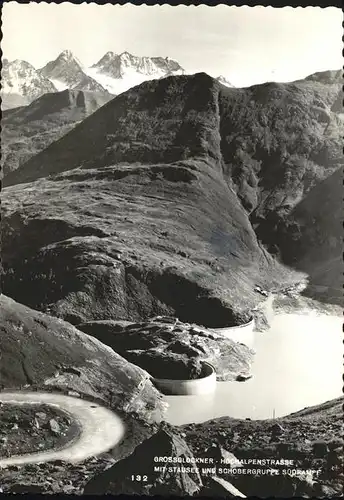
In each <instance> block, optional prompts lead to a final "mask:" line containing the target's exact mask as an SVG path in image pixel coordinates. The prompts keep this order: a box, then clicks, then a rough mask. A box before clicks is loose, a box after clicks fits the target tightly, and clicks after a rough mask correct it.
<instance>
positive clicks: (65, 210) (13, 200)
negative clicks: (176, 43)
mask: <svg viewBox="0 0 344 500" xmlns="http://www.w3.org/2000/svg"><path fill="white" fill-rule="evenodd" d="M340 92H341V84H340V72H338V74H337V75H333V74H331V78H330V77H329V75H327V76H326V75H325V76H322V77H321V78H319V77H314V78H313V80H304V81H301V82H295V83H291V84H274V83H270V84H264V85H258V86H254V87H251V88H248V89H230V88H226V87H224V86H222V85H221V84H219V83H218V82H217V81H216V80H214V79H212V78H210V77H209V76H208V75H206V74H202V73H201V74H197V75H194V76H173V77H168V78H165V79H162V80H154V81H149V82H145V83H143V84H141V85H140V86H138V87H135V88H133V89H131V90H129V91H127V92H126V93H124V94H121V95H120V96H118V97H117V98H115V99H114V100H112V101H111V102H109V103H107V104H106V105H105V106H103V107H102V108H101V109H99V110H98V111H96V112H95V113H93V115H91V116H90V117H88V118H86V119H85V120H84V121H83V122H82V123H81V124H79V125H78V126H77V127H75V128H74V129H73V130H72V131H71V132H69V133H68V134H67V135H65V136H64V137H63V138H62V139H60V140H59V141H56V142H54V143H53V144H51V145H50V146H49V147H48V148H46V149H45V150H44V151H42V152H41V153H39V154H38V155H36V156H35V157H33V158H32V159H30V160H29V161H28V162H26V164H24V165H23V166H22V168H21V169H20V170H18V171H17V172H13V173H11V174H9V175H8V176H7V179H5V184H6V183H7V185H10V184H12V186H10V187H7V188H6V189H5V190H4V193H3V214H4V215H3V237H4V245H3V264H4V279H3V283H4V289H5V291H6V293H8V294H9V295H10V296H13V297H15V298H16V299H17V300H19V301H21V302H23V303H26V304H28V305H30V306H31V307H34V308H38V309H43V310H51V311H52V312H53V313H54V314H56V315H59V316H62V317H64V318H66V319H68V320H69V321H72V322H73V323H74V324H77V323H80V322H84V321H90V320H104V319H131V320H138V319H146V318H147V317H149V316H154V315H156V314H167V315H176V316H177V317H179V318H180V319H181V320H182V321H186V322H195V323H198V324H204V325H205V326H213V327H215V326H222V325H226V324H233V323H235V322H236V321H238V320H239V319H243V318H244V317H245V318H247V315H248V314H249V311H250V310H251V309H252V308H253V307H255V306H256V305H257V302H259V300H261V297H260V296H259V294H257V293H256V292H255V291H254V290H255V287H256V285H259V286H260V287H261V288H262V289H263V290H269V289H270V290H271V289H277V288H279V287H281V286H283V287H288V286H289V285H291V284H292V283H295V282H299V281H300V280H302V279H303V276H304V275H303V274H301V273H300V272H299V273H295V272H294V271H292V270H291V269H287V268H285V267H283V266H282V265H281V264H279V263H278V262H277V261H276V260H275V259H273V258H272V257H271V255H270V254H269V253H268V252H267V251H266V250H265V249H264V248H263V247H262V245H261V244H260V243H259V239H261V240H262V241H264V242H265V244H266V245H268V248H269V250H270V251H271V252H275V253H276V251H277V252H279V254H280V256H282V255H283V252H284V249H283V248H280V247H278V246H275V247H274V246H273V244H274V243H271V242H270V241H267V239H266V237H265V234H266V228H270V230H271V232H272V233H276V234H277V232H276V231H277V229H276V228H277V226H276V228H275V224H274V221H275V219H274V218H276V217H277V220H278V221H279V229H278V231H280V227H281V225H282V226H287V218H288V215H289V213H291V212H292V210H293V209H294V207H296V206H297V205H298V203H299V202H300V201H301V200H302V199H303V198H305V197H306V195H307V193H308V192H309V191H310V190H311V189H312V188H313V187H314V186H316V185H320V182H321V181H322V180H323V179H324V178H326V177H328V176H330V175H331V174H332V173H333V172H335V171H336V170H338V169H339V167H340V165H341V163H342V154H341V128H340V123H341V121H340V119H341V113H340V109H338V108H337V107H336V106H337V105H336V102H337V101H338V96H339V95H340ZM325 117H326V120H325ZM81 144H82V147H80V145H81ZM24 182H25V184H22V183H24ZM15 183H19V184H17V185H14V184H15ZM329 213H330V212H329ZM42 228H44V231H42ZM319 230H320V228H319ZM264 231H265V232H264ZM257 235H258V238H259V239H257ZM276 238H277V237H276ZM288 244H289V242H288ZM280 246H281V245H280ZM326 258H327V257H325V260H326ZM324 264H325V262H324ZM298 267H299V269H301V271H303V270H304V267H303V266H302V265H301V266H298ZM19 276H20V278H21V282H20V286H19V285H18V279H19ZM282 283H283V285H282ZM33 290H34V291H35V293H33Z"/></svg>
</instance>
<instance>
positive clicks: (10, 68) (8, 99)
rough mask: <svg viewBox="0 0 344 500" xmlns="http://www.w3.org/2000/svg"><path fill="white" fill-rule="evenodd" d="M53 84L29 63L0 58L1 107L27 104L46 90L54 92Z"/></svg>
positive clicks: (6, 107)
mask: <svg viewBox="0 0 344 500" xmlns="http://www.w3.org/2000/svg"><path fill="white" fill-rule="evenodd" d="M56 90H57V89H56V87H55V86H54V84H53V83H52V82H51V81H50V80H49V79H48V78H46V77H45V76H44V75H42V74H41V73H39V72H38V71H37V70H36V69H35V68H34V67H33V66H32V65H31V64H30V63H28V62H26V61H21V60H18V59H16V60H15V61H9V60H8V59H3V60H2V68H1V109H8V108H11V107H16V106H23V105H26V104H29V103H30V102H32V101H33V100H34V99H36V98H37V97H39V96H41V95H42V94H45V93H47V92H56Z"/></svg>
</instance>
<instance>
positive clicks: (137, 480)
mask: <svg viewBox="0 0 344 500" xmlns="http://www.w3.org/2000/svg"><path fill="white" fill-rule="evenodd" d="M155 457H168V458H169V459H170V460H176V462H172V463H171V462H170V463H166V462H165V463H164V462H157V461H155V460H154V459H155ZM192 458H193V455H192V453H191V451H190V449H189V447H188V445H187V444H186V442H185V441H184V439H183V438H182V437H181V436H180V435H179V434H178V432H177V431H176V430H175V429H173V428H171V427H169V426H166V428H161V429H160V430H159V431H158V432H157V433H156V434H154V435H153V436H152V437H151V438H149V439H147V440H146V441H144V442H143V443H142V444H140V445H139V446H138V447H137V448H136V449H135V450H134V452H133V453H132V454H131V455H130V456H128V457H127V458H125V459H124V460H121V461H120V462H117V463H116V464H115V465H113V466H112V467H110V468H109V469H107V470H106V471H105V472H102V473H100V474H98V475H97V476H95V477H94V478H93V479H91V480H90V481H89V482H88V483H87V485H86V486H85V489H84V492H83V493H84V494H85V495H90V494H101V495H103V494H112V495H120V494H125V495H135V494H136V495H164V496H166V495H168V496H170V495H176V496H194V495H197V493H199V492H200V491H201V488H202V480H201V477H200V475H199V473H198V471H195V472H193V471H192V472H183V471H181V470H177V469H181V468H182V467H185V468H194V469H196V470H197V468H195V467H193V466H192V464H188V463H186V460H187V459H192ZM178 459H184V460H185V463H178V462H177V460H178ZM173 467H175V470H174V471H169V468H173Z"/></svg>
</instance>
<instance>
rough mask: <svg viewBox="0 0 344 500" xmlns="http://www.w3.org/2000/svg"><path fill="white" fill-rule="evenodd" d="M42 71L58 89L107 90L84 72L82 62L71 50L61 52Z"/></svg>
mask: <svg viewBox="0 0 344 500" xmlns="http://www.w3.org/2000/svg"><path fill="white" fill-rule="evenodd" d="M40 71H41V73H42V75H44V76H45V77H46V78H49V80H51V81H52V82H53V84H54V85H55V87H56V88H57V89H58V90H65V89H67V88H69V89H78V90H89V91H94V92H105V89H104V87H102V86H101V85H100V84H99V83H98V82H97V81H95V80H93V79H92V78H91V77H90V76H88V75H87V74H86V73H85V72H84V70H83V66H82V64H81V62H80V61H79V60H78V59H77V58H76V57H75V56H74V54H73V53H72V52H71V51H70V50H64V51H63V52H61V54H59V55H58V56H57V58H56V59H55V60H54V61H50V62H48V63H47V64H46V65H45V66H44V67H43V68H42V69H41V70H40Z"/></svg>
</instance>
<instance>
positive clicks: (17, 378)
mask: <svg viewBox="0 0 344 500" xmlns="http://www.w3.org/2000/svg"><path fill="white" fill-rule="evenodd" d="M0 306H1V307H0V328H1V337H0V348H1V363H0V386H1V389H4V388H5V389H13V388H18V389H19V388H28V389H30V390H32V388H36V389H42V390H43V391H47V390H50V391H51V390H55V391H56V390H57V391H59V390H60V391H65V392H68V391H77V392H78V393H80V394H82V395H84V396H85V397H88V398H90V399H91V400H92V399H97V400H99V401H103V402H104V403H105V404H106V405H107V406H110V407H114V408H116V411H123V412H137V414H138V416H140V418H143V419H146V420H149V419H150V418H152V416H153V414H154V415H155V416H159V412H160V415H161V411H162V408H163V405H162V402H161V397H160V395H159V393H158V391H157V390H156V389H155V388H154V387H153V386H152V384H151V382H150V381H149V380H148V374H147V372H145V371H143V370H142V369H140V368H138V367H137V366H134V365H132V364H131V363H129V362H128V361H126V360H125V359H124V358H122V357H121V356H119V355H118V354H116V353H115V352H114V351H113V350H112V349H110V348H108V347H107V346H105V345H104V344H102V343H101V342H99V341H98V340H96V339H94V338H92V337H89V336H88V335H86V334H85V333H83V332H81V331H79V330H77V329H76V328H75V327H73V326H72V325H70V324H68V323H66V322H64V321H62V320H59V319H56V318H52V317H50V316H48V315H45V314H42V313H39V312H37V311H33V310H32V309H29V308H28V307H25V306H23V305H21V304H19V303H17V302H15V301H14V300H12V299H10V298H8V297H6V296H4V295H0ZM143 381H145V383H144V384H143ZM139 386H140V388H141V389H140V388H139Z"/></svg>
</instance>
